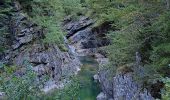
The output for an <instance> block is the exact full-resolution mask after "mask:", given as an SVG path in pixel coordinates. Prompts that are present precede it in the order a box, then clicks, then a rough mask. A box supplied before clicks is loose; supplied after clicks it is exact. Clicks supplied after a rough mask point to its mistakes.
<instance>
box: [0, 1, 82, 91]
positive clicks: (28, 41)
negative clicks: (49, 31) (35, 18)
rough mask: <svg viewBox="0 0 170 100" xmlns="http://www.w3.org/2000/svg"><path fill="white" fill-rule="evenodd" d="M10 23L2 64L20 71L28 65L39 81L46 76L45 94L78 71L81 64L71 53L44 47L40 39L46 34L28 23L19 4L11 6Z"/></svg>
mask: <svg viewBox="0 0 170 100" xmlns="http://www.w3.org/2000/svg"><path fill="white" fill-rule="evenodd" d="M9 20H10V21H9V24H8V27H9V29H10V34H9V36H10V37H9V38H7V40H8V41H6V42H8V44H9V49H8V50H6V51H5V54H4V55H5V56H4V57H2V59H1V61H2V62H4V63H6V64H8V65H9V64H12V65H16V66H18V67H19V68H20V69H23V68H25V67H26V66H28V64H29V65H31V66H32V70H34V71H35V72H37V74H38V78H39V79H41V78H42V77H43V76H45V75H48V76H49V77H50V79H49V81H47V82H46V84H45V86H44V89H43V90H44V91H45V92H47V91H49V90H51V89H53V88H58V87H62V86H63V78H65V79H67V78H68V77H69V76H71V75H73V74H76V73H77V72H78V71H79V70H80V66H81V63H80V61H79V60H78V58H76V57H75V56H73V55H72V54H71V53H70V52H62V51H61V50H60V49H59V48H58V47H57V45H54V44H51V45H44V44H43V41H42V39H43V38H44V37H45V34H46V33H44V32H43V29H42V28H41V27H39V26H38V25H37V24H36V23H33V22H32V21H31V20H29V17H28V16H27V15H26V14H25V13H23V11H22V9H21V5H20V4H19V3H18V2H14V3H13V11H12V12H11V16H9ZM22 73H24V72H23V70H20V71H18V72H17V73H16V75H19V76H20V75H22ZM65 79H64V80H65Z"/></svg>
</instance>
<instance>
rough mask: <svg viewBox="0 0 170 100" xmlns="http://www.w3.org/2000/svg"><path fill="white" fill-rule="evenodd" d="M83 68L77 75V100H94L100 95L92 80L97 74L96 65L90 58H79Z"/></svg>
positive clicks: (96, 85)
mask: <svg viewBox="0 0 170 100" xmlns="http://www.w3.org/2000/svg"><path fill="white" fill-rule="evenodd" d="M80 61H81V62H82V63H83V67H82V68H81V71H80V72H79V74H78V80H79V82H80V84H81V88H80V90H79V93H78V96H79V98H78V100H96V97H97V95H98V94H99V93H100V87H99V85H98V83H97V82H95V81H94V80H93V76H94V75H95V74H96V73H97V70H98V63H97V62H96V61H95V60H94V59H93V58H92V57H80Z"/></svg>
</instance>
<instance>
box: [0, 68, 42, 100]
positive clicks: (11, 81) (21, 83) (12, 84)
mask: <svg viewBox="0 0 170 100" xmlns="http://www.w3.org/2000/svg"><path fill="white" fill-rule="evenodd" d="M30 68H31V67H30V66H28V67H27V68H26V69H24V70H22V69H21V70H19V69H17V67H15V66H10V67H7V66H4V67H2V68H1V70H3V71H2V73H1V74H0V75H1V77H0V85H1V86H0V90H1V91H3V92H5V98H4V99H7V100H25V99H28V100H37V99H38V98H39V96H40V93H41V92H39V91H40V89H39V86H40V84H39V83H38V82H37V80H36V79H37V78H36V74H35V73H34V72H33V71H32V70H31V69H30ZM22 71H25V73H24V72H22Z"/></svg>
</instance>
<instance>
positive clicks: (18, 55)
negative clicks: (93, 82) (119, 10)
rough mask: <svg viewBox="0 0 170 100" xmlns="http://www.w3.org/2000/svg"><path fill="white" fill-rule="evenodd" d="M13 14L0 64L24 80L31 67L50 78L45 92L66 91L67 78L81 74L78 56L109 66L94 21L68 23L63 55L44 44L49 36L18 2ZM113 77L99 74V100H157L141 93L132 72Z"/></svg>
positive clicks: (82, 19)
mask: <svg viewBox="0 0 170 100" xmlns="http://www.w3.org/2000/svg"><path fill="white" fill-rule="evenodd" d="M13 10H14V11H13V13H12V14H11V15H10V16H9V20H10V21H9V23H8V27H9V31H10V34H9V35H10V36H9V38H7V39H5V40H6V42H8V45H9V49H8V50H6V51H5V53H4V56H1V57H2V58H1V62H4V63H6V64H9V65H10V64H14V65H16V66H18V67H20V69H21V70H19V71H18V72H16V73H15V75H18V76H20V75H21V76H22V74H23V73H24V71H23V70H22V69H23V68H24V67H25V66H27V64H30V65H31V66H32V70H34V71H35V72H36V73H37V74H38V76H37V77H38V78H39V79H41V78H42V77H43V76H45V75H48V76H50V79H49V80H48V81H47V82H46V84H45V86H44V88H43V91H44V92H48V91H50V90H52V89H54V88H61V87H63V86H64V83H66V82H67V78H69V77H70V76H71V75H74V74H76V73H77V72H78V71H79V70H80V66H81V63H80V61H79V59H78V58H77V57H76V56H87V55H95V57H96V58H97V61H98V62H99V65H100V66H101V67H102V66H103V65H106V64H107V63H108V62H109V60H108V58H106V57H105V56H103V55H102V54H100V53H99V52H98V51H97V49H98V48H100V47H103V46H106V45H108V44H109V43H110V42H109V40H108V39H107V38H106V37H105V34H104V33H105V32H104V31H100V30H105V29H102V28H104V27H100V28H99V29H95V28H93V27H92V25H93V24H94V23H95V21H93V20H91V19H90V18H88V17H84V16H81V17H80V19H79V20H77V21H75V20H72V19H70V18H66V19H65V21H64V24H63V29H64V30H65V31H66V32H67V36H66V39H65V42H66V41H67V42H66V45H67V46H68V49H69V52H62V51H61V50H60V49H59V48H58V47H57V45H54V44H51V45H44V44H43V43H42V39H43V38H44V37H45V34H46V33H44V31H43V29H42V28H41V27H39V26H38V25H37V24H36V23H33V22H32V21H31V20H29V18H28V16H27V15H26V14H25V13H23V11H22V8H21V5H20V4H19V3H18V2H14V4H13ZM108 24H109V23H108ZM106 26H107V25H106ZM108 26H109V25H108ZM73 53H75V54H76V56H75V55H74V54H73ZM25 62H28V63H25ZM110 73H111V72H110V70H99V72H98V74H97V75H96V79H98V81H99V82H100V86H101V88H102V91H101V93H100V94H99V95H98V96H97V100H153V99H154V98H153V97H152V96H151V95H150V93H149V92H148V91H147V90H146V89H144V90H142V89H141V87H140V86H139V85H138V84H137V83H136V82H135V81H134V80H133V76H132V72H128V73H116V75H115V76H113V77H110V75H109V74H110ZM63 78H64V79H63Z"/></svg>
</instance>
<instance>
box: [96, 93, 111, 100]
mask: <svg viewBox="0 0 170 100" xmlns="http://www.w3.org/2000/svg"><path fill="white" fill-rule="evenodd" d="M96 99H97V100H108V99H107V95H106V94H104V93H103V92H101V93H100V94H99V95H98V96H97V98H96Z"/></svg>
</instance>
